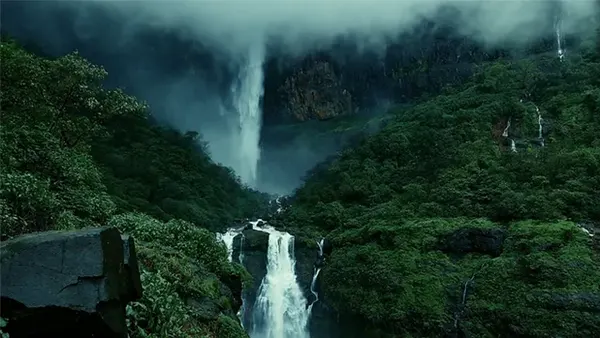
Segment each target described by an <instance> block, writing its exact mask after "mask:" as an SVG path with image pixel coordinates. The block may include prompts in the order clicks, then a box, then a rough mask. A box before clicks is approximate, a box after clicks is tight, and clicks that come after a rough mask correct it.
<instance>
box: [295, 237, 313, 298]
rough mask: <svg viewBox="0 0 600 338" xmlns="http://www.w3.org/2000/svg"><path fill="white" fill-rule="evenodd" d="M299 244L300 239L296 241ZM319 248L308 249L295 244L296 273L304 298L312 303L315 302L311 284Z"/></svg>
mask: <svg viewBox="0 0 600 338" xmlns="http://www.w3.org/2000/svg"><path fill="white" fill-rule="evenodd" d="M295 241H296V242H298V239H297V238H296V239H295ZM317 253H318V248H317V247H316V245H315V247H308V246H303V245H296V244H294V255H295V258H296V265H295V266H294V269H295V272H296V279H297V281H298V285H299V286H300V288H301V289H302V293H303V294H304V297H306V299H308V300H309V302H310V301H312V300H314V296H313V294H312V293H311V292H310V283H311V282H312V278H313V273H314V269H315V257H316V256H317Z"/></svg>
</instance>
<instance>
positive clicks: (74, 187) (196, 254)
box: [0, 41, 265, 337]
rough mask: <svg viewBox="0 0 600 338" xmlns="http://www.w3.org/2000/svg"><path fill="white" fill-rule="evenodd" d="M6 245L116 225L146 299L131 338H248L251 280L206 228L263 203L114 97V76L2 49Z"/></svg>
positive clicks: (9, 46) (0, 174) (75, 58)
mask: <svg viewBox="0 0 600 338" xmlns="http://www.w3.org/2000/svg"><path fill="white" fill-rule="evenodd" d="M0 52H1V57H2V68H1V78H0V82H1V91H0V94H1V96H0V97H1V102H0V104H1V107H2V114H1V115H0V128H1V129H0V133H1V134H0V136H1V142H0V153H1V154H2V158H1V162H0V223H1V224H2V238H3V239H6V238H9V237H12V236H16V235H19V234H23V233H29V232H34V231H44V230H54V229H59V230H60V229H74V228H82V227H88V226H99V225H114V226H117V227H118V228H119V229H121V230H122V231H124V232H126V233H130V234H133V235H134V236H135V240H136V245H137V246H138V251H139V256H140V257H141V262H142V282H143V286H144V297H143V299H142V300H141V301H140V302H137V303H134V304H133V305H132V306H131V307H130V308H129V309H128V316H129V319H130V333H131V336H132V337H164V336H165V335H166V334H167V332H168V334H169V336H177V337H198V336H220V337H246V336H247V335H246V333H245V332H244V331H243V329H242V328H241V327H240V325H239V322H238V321H237V318H236V316H235V315H236V312H237V310H238V309H239V307H240V306H241V299H240V297H241V287H242V282H243V281H245V280H246V277H247V275H246V272H245V270H243V268H242V267H241V266H239V265H231V264H230V263H229V262H228V261H227V253H226V248H225V247H224V246H223V245H222V244H217V243H216V241H215V236H214V233H212V232H210V231H208V230H207V228H211V227H212V228H217V227H218V226H220V227H226V226H227V225H228V223H230V222H233V221H234V218H235V217H245V216H250V215H251V214H252V212H256V211H257V210H260V208H261V205H263V202H264V198H265V196H263V195H260V194H258V193H256V192H254V191H250V190H248V189H246V188H244V187H242V186H241V185H240V183H239V180H238V179H237V178H236V177H235V176H234V175H233V173H232V172H231V170H230V169H227V168H223V167H220V166H218V165H216V164H215V163H213V162H212V161H211V160H210V159H209V157H208V154H207V153H206V151H205V149H204V148H203V147H201V146H199V145H198V139H197V135H193V134H186V135H182V134H180V133H178V132H176V131H174V130H170V129H165V128H162V127H159V126H158V125H156V124H154V123H153V122H152V121H151V119H150V117H149V115H148V111H147V107H145V106H144V105H143V104H141V103H140V102H138V101H137V100H136V99H135V98H133V97H131V96H128V95H126V94H125V93H123V92H122V91H120V90H106V89H104V88H103V87H102V85H101V83H102V80H103V79H104V77H105V76H106V72H105V71H104V70H103V69H102V68H101V67H98V66H95V65H93V64H90V63H89V62H87V61H86V60H85V59H83V58H81V57H80V56H79V55H78V54H76V53H72V54H68V55H66V56H63V57H60V58H57V59H53V60H51V59H44V58H40V57H37V56H35V55H32V54H30V53H28V52H26V51H25V50H23V49H22V48H20V47H19V46H18V45H16V44H15V43H13V42H10V41H8V42H7V41H2V44H1V45H0Z"/></svg>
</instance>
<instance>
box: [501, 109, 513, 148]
mask: <svg viewBox="0 0 600 338" xmlns="http://www.w3.org/2000/svg"><path fill="white" fill-rule="evenodd" d="M510 120H511V118H510V117H509V118H508V121H507V122H506V128H504V131H503V132H502V137H506V138H508V132H509V130H510ZM510 150H511V151H512V152H515V153H516V152H517V146H516V144H515V140H514V139H510Z"/></svg>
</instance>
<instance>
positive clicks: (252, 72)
mask: <svg viewBox="0 0 600 338" xmlns="http://www.w3.org/2000/svg"><path fill="white" fill-rule="evenodd" d="M264 59H265V47H264V46H263V45H262V44H256V45H253V46H251V47H250V49H249V51H248V55H247V58H246V60H245V62H244V66H243V67H242V69H241V71H240V74H239V78H238V80H239V81H238V83H236V85H235V86H234V87H233V88H232V93H233V97H234V102H233V104H234V107H235V109H236V110H237V113H238V115H239V129H238V131H239V139H238V140H237V144H236V148H237V149H235V151H236V152H238V153H239V155H240V157H239V160H238V161H239V163H238V165H237V168H236V172H237V173H238V174H239V175H240V177H241V179H242V181H243V182H244V183H246V184H248V185H249V186H252V187H254V186H255V185H256V177H257V167H258V161H259V159H260V146H259V140H260V128H261V124H262V122H261V120H262V112H261V107H260V101H261V98H262V96H263V76H264V75H263V63H264Z"/></svg>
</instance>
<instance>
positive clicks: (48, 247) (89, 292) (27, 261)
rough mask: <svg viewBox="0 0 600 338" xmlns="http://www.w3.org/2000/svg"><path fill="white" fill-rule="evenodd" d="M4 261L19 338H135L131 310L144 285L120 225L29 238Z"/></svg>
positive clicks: (7, 250)
mask: <svg viewBox="0 0 600 338" xmlns="http://www.w3.org/2000/svg"><path fill="white" fill-rule="evenodd" d="M0 256H1V269H2V285H1V290H2V298H1V306H2V316H3V317H4V318H7V319H8V326H7V328H6V331H7V332H8V333H9V334H10V335H11V336H14V337H51V336H52V337H57V336H73V335H75V336H78V337H92V336H95V337H126V336H127V327H126V324H125V305H126V304H127V302H129V301H132V300H135V299H138V298H139V297H141V294H142V286H141V283H140V276H139V269H138V264H137V258H136V254H135V246H134V245H133V240H132V239H131V238H130V237H128V236H124V237H123V238H122V237H121V234H120V233H119V231H118V230H117V229H116V228H109V227H104V228H90V229H84V230H76V231H68V232H61V231H51V232H42V233H36V234H29V235H24V236H20V237H16V238H13V239H11V240H9V241H6V242H4V243H2V244H1V246H0Z"/></svg>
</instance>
